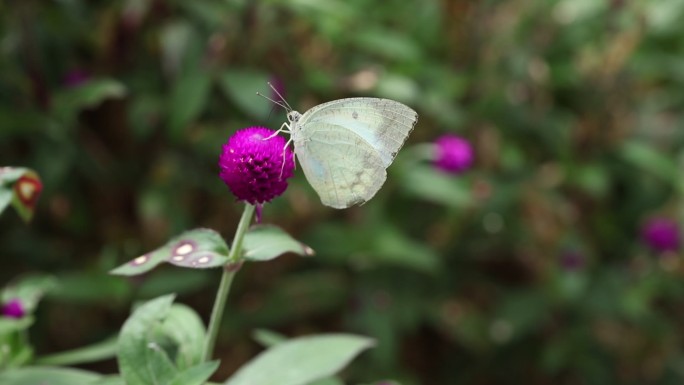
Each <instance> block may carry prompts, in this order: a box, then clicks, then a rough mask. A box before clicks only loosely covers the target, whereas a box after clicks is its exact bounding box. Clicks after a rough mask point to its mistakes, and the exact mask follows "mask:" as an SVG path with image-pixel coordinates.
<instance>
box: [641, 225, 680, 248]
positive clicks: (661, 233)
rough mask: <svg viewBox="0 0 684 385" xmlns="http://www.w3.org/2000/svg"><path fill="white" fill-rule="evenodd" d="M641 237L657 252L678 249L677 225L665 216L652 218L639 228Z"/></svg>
mask: <svg viewBox="0 0 684 385" xmlns="http://www.w3.org/2000/svg"><path fill="white" fill-rule="evenodd" d="M641 237H642V239H643V240H644V242H646V244H647V245H648V246H649V247H651V248H652V249H653V250H655V251H658V252H665V251H677V250H679V226H678V225H677V223H676V222H674V221H672V220H670V219H667V218H653V219H651V220H649V221H648V222H646V223H645V224H644V226H643V227H642V228H641Z"/></svg>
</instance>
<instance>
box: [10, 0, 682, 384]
mask: <svg viewBox="0 0 684 385" xmlns="http://www.w3.org/2000/svg"><path fill="white" fill-rule="evenodd" d="M682 20H684V2H682V1H679V0H652V1H646V0H642V1H638V0H633V1H630V0H557V1H551V0H508V1H494V0H489V1H468V0H442V1H438V0H422V1H411V0H386V1H371V0H268V1H267V0H263V1H249V0H193V1H183V0H118V1H83V0H63V1H40V0H5V1H0V31H1V36H0V165H4V166H26V167H31V168H33V169H35V170H36V171H37V172H38V173H39V174H40V175H41V177H42V179H43V182H44V190H43V194H42V196H41V201H40V203H39V207H38V211H37V213H36V216H35V218H34V220H33V222H32V223H30V224H29V225H24V224H23V222H21V221H20V219H19V218H18V217H17V216H16V215H15V213H13V212H11V211H8V212H5V213H3V215H2V216H0V283H1V284H6V283H9V282H11V281H12V280H14V279H17V278H20V277H22V276H24V275H26V274H29V273H32V272H44V273H50V274H53V275H54V276H55V277H57V279H58V280H59V282H60V285H59V286H58V288H57V289H56V290H55V291H53V292H51V293H50V295H49V296H48V298H47V299H46V300H45V301H44V302H43V303H41V305H40V308H39V309H38V313H37V318H38V319H37V323H36V325H35V326H34V327H32V329H31V340H32V342H33V343H34V344H35V346H36V349H37V352H38V353H39V354H45V353H50V352H56V351H60V350H65V349H70V348H75V347H78V346H82V345H85V344H88V343H93V342H96V341H99V340H102V339H104V338H106V337H108V336H111V335H112V334H114V333H116V331H117V330H118V328H119V327H120V326H121V324H122V322H123V320H125V318H126V316H127V315H128V314H129V311H130V307H131V304H132V303H133V302H134V301H136V300H140V299H145V298H152V297H154V296H157V295H160V294H164V293H170V292H176V293H178V294H179V300H180V301H181V302H184V303H186V304H189V305H190V306H192V307H193V308H195V309H196V310H197V311H199V312H200V314H202V315H203V317H204V318H205V320H206V319H207V318H208V314H209V312H210V309H211V305H212V302H213V295H214V292H215V290H216V287H217V285H218V278H219V276H218V272H216V271H191V270H182V269H179V268H175V267H170V266H166V267H163V268H159V269H157V270H155V271H154V272H152V273H150V274H148V275H146V276H144V277H141V278H135V279H123V278H121V277H112V276H109V275H107V271H108V270H109V269H111V268H113V267H115V266H117V265H119V264H121V263H123V262H124V261H127V260H130V259H131V258H133V257H135V256H137V255H140V254H141V253H144V252H145V251H148V250H151V249H154V248H156V247H158V246H159V245H161V244H163V243H165V242H166V240H168V239H169V238H170V237H172V236H174V235H177V234H178V233H180V232H182V231H184V230H188V229H191V228H195V227H210V228H213V229H216V230H218V231H220V232H221V233H222V234H224V235H225V236H226V237H227V238H228V239H230V237H231V236H232V234H233V232H234V229H235V226H236V224H237V221H238V218H239V215H240V213H241V210H242V206H241V205H240V204H239V203H237V202H235V199H234V197H233V196H232V195H231V194H230V192H229V191H228V189H227V188H226V186H225V185H224V184H223V183H222V181H221V180H220V179H219V178H218V176H217V174H218V166H217V161H218V155H219V153H220V149H221V145H222V144H223V143H224V142H225V141H226V140H227V139H228V137H229V136H230V135H231V134H232V133H233V132H234V131H235V130H237V129H240V128H244V127H248V126H255V125H264V126H267V127H270V128H274V129H276V128H278V127H279V126H280V124H281V123H282V122H283V121H284V119H285V113H284V111H282V110H281V109H278V108H274V107H273V105H272V104H271V103H269V102H268V101H266V100H265V99H262V98H259V97H258V96H256V95H255V92H256V91H260V92H262V93H265V94H267V95H270V91H269V90H268V88H267V86H266V82H267V81H271V82H273V83H274V84H275V85H276V86H277V87H278V88H279V89H280V90H282V91H283V93H284V95H285V97H286V99H287V100H288V101H289V103H290V104H291V105H293V106H294V107H295V108H296V109H298V110H299V111H300V112H303V111H305V110H307V109H308V108H310V107H312V106H314V105H316V104H319V103H322V102H325V101H328V100H332V99H338V98H342V97H349V96H381V97H388V98H392V99H395V100H398V101H401V102H403V103H405V104H407V105H409V106H411V107H413V108H414V109H415V110H417V111H418V113H419V115H420V118H419V121H418V124H417V126H416V129H415V131H414V132H413V134H412V135H411V137H410V138H409V140H408V142H407V144H406V146H405V148H404V149H403V150H402V152H401V153H400V154H399V157H398V158H397V160H396V162H395V164H394V165H393V166H391V167H390V169H389V177H388V181H387V183H386V185H385V186H384V188H383V189H382V190H381V191H380V193H379V194H378V195H377V196H376V197H375V198H374V199H373V200H372V201H370V202H369V203H367V204H366V205H364V206H362V207H356V208H352V209H348V210H343V211H337V210H333V209H330V208H327V207H324V206H322V205H321V204H320V203H319V201H318V198H317V196H316V195H315V193H314V192H313V190H312V189H311V188H310V187H309V186H308V185H307V183H306V181H305V179H304V177H303V175H302V174H301V172H297V175H296V176H295V177H294V178H293V179H292V180H291V183H290V187H289V189H288V190H287V191H286V193H285V194H284V195H283V196H282V197H280V198H278V199H276V200H275V201H273V202H272V203H270V204H267V205H266V206H265V207H264V214H263V221H264V222H266V223H273V224H277V225H279V226H282V227H283V228H285V229H286V230H287V231H288V232H290V233H291V234H293V235H294V236H295V237H296V238H298V239H300V240H302V241H303V242H305V243H307V244H309V245H310V246H311V247H313V248H314V249H315V250H316V252H317V255H316V256H315V257H313V258H298V257H295V256H292V255H288V256H285V257H282V258H280V259H278V260H276V261H274V262H268V263H263V264H250V265H247V266H245V267H244V268H243V270H242V271H241V273H240V274H239V275H238V278H237V281H236V284H235V287H234V290H233V292H232V293H231V297H230V298H229V304H228V308H227V315H226V317H225V325H224V327H223V329H222V331H221V339H220V341H219V345H218V357H219V358H221V360H222V366H221V369H220V372H219V373H218V374H217V375H216V378H217V379H223V378H226V377H227V376H228V375H229V374H230V373H232V372H233V371H234V370H235V369H236V368H237V367H239V366H240V365H241V364H242V363H244V362H245V361H247V360H248V359H249V358H251V357H253V356H254V355H255V354H256V353H257V352H258V351H260V349H261V348H260V346H259V345H258V344H257V343H255V342H254V340H253V338H252V336H251V334H252V332H253V331H254V330H255V329H257V328H265V329H271V330H274V331H277V332H280V333H283V334H286V335H289V336H295V335H302V334H311V333H317V332H327V331H346V332H355V333H361V334H365V335H369V336H372V337H374V338H376V339H377V341H378V346H377V347H376V348H375V349H373V350H372V351H370V352H368V353H366V354H364V355H363V356H362V357H361V358H359V359H357V360H356V361H355V362H354V363H353V365H352V366H351V367H350V368H349V369H348V370H347V371H346V372H345V373H346V376H347V378H348V379H349V383H360V382H361V383H363V382H371V381H373V380H377V379H381V378H391V379H396V380H399V381H400V382H401V383H402V384H405V385H419V384H423V385H432V384H435V385H437V384H504V383H509V384H519V383H525V384H680V383H682V382H683V381H684V351H683V347H684V345H683V343H684V327H683V326H682V325H683V324H684V312H683V310H682V309H684V308H683V307H682V300H683V299H684V284H683V283H682V278H683V276H684V266H682V263H681V255H680V253H679V249H678V247H677V237H678V236H679V235H678V231H679V230H678V228H677V227H676V226H677V222H678V221H679V220H680V219H681V218H684V207H683V206H682V197H683V194H684V183H683V182H682V178H681V169H682V166H683V163H684V150H683V147H682V143H683V142H684V131H682V128H684V127H683V124H684V109H683V108H682V107H684V91H683V90H684V59H683V58H684V22H682ZM446 133H453V134H457V135H459V136H461V137H462V138H465V139H467V140H468V141H470V142H471V143H472V145H473V147H474V149H475V153H476V159H475V162H474V165H473V167H472V168H470V169H469V170H466V171H465V172H462V173H460V174H458V175H453V174H448V173H444V172H440V171H439V170H436V169H435V168H434V167H433V165H432V162H431V161H430V156H431V154H432V153H433V152H432V150H433V147H431V146H432V145H431V143H432V142H433V141H434V140H435V139H437V138H438V137H440V136H441V135H443V134H446ZM654 218H655V219H656V220H658V221H661V222H662V221H670V223H672V225H671V226H664V227H665V230H662V228H663V226H661V227H660V229H661V230H658V229H656V230H653V229H648V226H649V223H653V222H651V221H652V220H653V219H654ZM670 227H674V230H672V229H670ZM654 231H655V233H656V236H653V235H652V234H653V233H654ZM659 231H660V233H659ZM668 231H669V232H670V234H667V232H668ZM662 232H665V233H666V234H664V235H663V234H662ZM648 234H651V235H650V236H649V235H648ZM654 237H655V238H658V237H661V238H658V239H662V237H665V238H668V237H669V239H674V241H672V242H669V243H668V244H669V245H673V246H671V247H662V245H663V243H662V242H660V243H659V242H658V241H657V240H656V241H655V242H654V241H653V239H654ZM666 243H667V242H666ZM86 367H87V368H90V369H95V370H99V371H102V372H113V371H115V370H116V363H115V362H114V361H113V360H112V361H108V362H103V363H97V364H91V365H87V366H86Z"/></svg>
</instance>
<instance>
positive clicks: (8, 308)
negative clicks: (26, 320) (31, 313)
mask: <svg viewBox="0 0 684 385" xmlns="http://www.w3.org/2000/svg"><path fill="white" fill-rule="evenodd" d="M25 314H26V311H25V310H24V306H23V305H22V304H21V301H19V300H18V299H16V298H15V299H13V300H10V301H9V302H7V303H5V304H4V305H2V315H3V316H5V317H9V318H21V317H23V316H24V315H25Z"/></svg>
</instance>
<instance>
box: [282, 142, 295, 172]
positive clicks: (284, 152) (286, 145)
mask: <svg viewBox="0 0 684 385" xmlns="http://www.w3.org/2000/svg"><path fill="white" fill-rule="evenodd" d="M290 143H292V138H290V140H288V141H287V143H285V145H284V146H283V164H282V165H281V166H280V176H279V177H278V179H282V178H283V171H285V159H286V156H287V147H288V146H289V145H290ZM292 162H293V163H294V166H295V168H296V167H297V155H296V154H294V153H293V154H292Z"/></svg>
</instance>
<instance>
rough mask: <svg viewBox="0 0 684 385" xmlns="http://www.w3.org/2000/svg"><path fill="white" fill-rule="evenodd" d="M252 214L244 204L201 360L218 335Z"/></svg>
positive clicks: (207, 358)
mask: <svg viewBox="0 0 684 385" xmlns="http://www.w3.org/2000/svg"><path fill="white" fill-rule="evenodd" d="M253 216H254V206H253V205H250V204H246V205H245V211H243V212H242V217H241V218H240V223H239V224H238V227H237V230H236V231H235V237H233V244H232V246H231V249H230V253H229V254H228V259H229V260H230V262H228V265H226V266H224V267H223V275H222V276H221V283H220V284H219V288H218V292H217V293H216V300H215V301H214V308H213V309H212V311H211V319H210V320H209V328H208V330H207V338H206V340H205V343H204V354H203V355H202V362H206V361H208V360H209V359H210V358H211V355H212V352H213V351H214V345H215V344H216V337H217V336H218V330H219V325H220V324H221V318H223V310H224V309H225V307H226V299H227V298H228V293H229V292H230V285H231V283H233V277H235V273H237V271H238V269H239V265H238V264H239V263H240V262H241V257H240V256H241V254H242V240H243V239H244V238H245V233H246V232H247V229H248V228H249V224H250V223H251V222H252V217H253Z"/></svg>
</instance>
